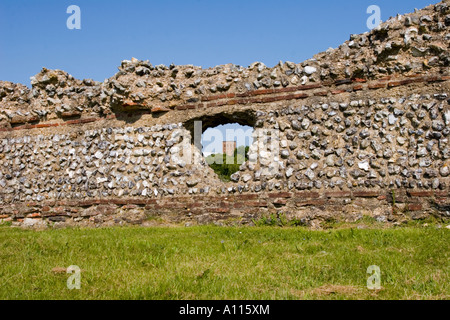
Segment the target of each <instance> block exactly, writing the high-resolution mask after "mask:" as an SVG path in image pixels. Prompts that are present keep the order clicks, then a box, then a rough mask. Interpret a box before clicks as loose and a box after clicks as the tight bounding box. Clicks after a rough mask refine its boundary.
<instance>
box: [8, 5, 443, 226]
mask: <svg viewBox="0 0 450 320" xmlns="http://www.w3.org/2000/svg"><path fill="white" fill-rule="evenodd" d="M449 41H450V2H449V1H448V0H445V1H442V2H439V3H437V4H435V5H430V6H429V7H426V8H424V9H422V10H417V11H416V12H414V13H411V14H407V15H405V16H396V17H393V18H390V19H389V20H388V21H386V22H384V23H382V24H381V25H380V26H379V27H377V28H375V29H373V30H372V31H370V32H367V33H364V34H360V35H351V36H350V39H349V40H348V41H346V42H345V43H344V44H342V45H341V46H340V47H339V48H337V49H329V50H327V51H326V52H322V53H319V54H317V55H316V56H314V57H313V58H312V59H310V60H307V61H304V62H302V63H294V62H280V63H279V64H278V65H276V66H275V67H273V68H268V67H266V66H265V65H264V64H263V63H260V62H256V63H254V64H252V65H251V66H249V67H248V68H244V67H241V66H238V65H232V64H228V65H222V66H217V67H214V68H209V69H202V68H200V67H195V66H192V65H187V66H175V65H170V66H165V65H157V66H153V65H152V64H151V63H150V62H149V61H140V60H136V59H132V60H126V61H122V63H121V65H120V67H119V71H118V73H116V75H114V76H113V77H111V78H109V79H107V80H105V81H104V82H102V83H99V82H96V81H93V80H90V79H85V80H77V79H74V78H73V77H72V76H71V75H69V74H67V73H66V72H64V71H61V70H47V69H45V68H44V69H42V71H41V72H40V73H39V74H37V75H36V76H34V77H32V78H31V84H32V88H31V89H29V88H28V87H26V86H24V85H21V84H14V83H10V82H6V81H0V221H12V222H13V223H14V224H17V225H26V226H47V225H53V226H64V225H81V226H84V225H86V226H91V225H92V226H97V225H106V226H110V225H122V224H128V223H132V224H145V223H147V222H148V221H151V220H152V219H153V218H158V219H162V220H165V221H168V222H177V223H179V222H183V223H189V224H203V223H212V222H213V223H216V224H226V223H236V224H248V223H252V221H253V219H258V218H260V217H261V216H263V215H266V214H285V215H286V216H287V217H288V218H290V219H296V220H298V221H300V222H301V223H302V224H305V225H309V226H312V227H314V226H319V225H320V223H321V222H323V221H327V220H344V221H357V220H358V219H360V218H361V217H362V216H364V215H369V216H372V217H375V218H376V219H377V220H379V221H391V222H399V221H404V220H408V219H419V218H423V217H427V216H430V215H433V216H438V217H441V218H448V217H449V216H450V199H449V185H450V179H449V175H450V167H449V157H450V149H449V143H448V142H449V140H448V139H449V134H450V109H449V104H450V97H449V83H450V72H449V63H450V53H449ZM197 120H200V121H202V125H203V127H202V129H203V130H205V129H207V128H208V127H213V126H215V125H219V124H225V123H234V122H237V123H240V124H242V125H249V126H252V127H253V128H254V129H255V130H254V138H255V143H254V144H253V145H252V146H251V147H250V151H249V161H248V162H246V163H244V164H243V165H242V166H241V168H240V171H239V172H237V173H236V174H234V175H233V176H232V180H231V182H227V183H225V182H222V181H221V180H219V179H218V177H217V176H216V174H215V173H214V172H213V170H212V169H211V168H210V167H209V166H208V165H207V163H206V162H205V159H204V158H203V157H202V155H201V152H200V150H199V149H198V147H197V146H196V145H195V143H194V141H193V138H194V122H195V121H197Z"/></svg>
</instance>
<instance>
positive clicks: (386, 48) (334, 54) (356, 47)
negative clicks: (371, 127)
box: [0, 0, 450, 128]
mask: <svg viewBox="0 0 450 320" xmlns="http://www.w3.org/2000/svg"><path fill="white" fill-rule="evenodd" d="M449 13H450V11H449V3H448V1H447V0H445V1H442V2H440V3H438V4H436V5H431V6H429V7H427V8H425V9H423V10H419V11H417V12H415V13H411V14H408V15H405V16H397V17H394V18H391V19H390V20H388V21H386V22H385V23H383V24H381V25H380V26H379V27H377V28H376V29H373V30H372V31H371V32H367V33H364V34H361V35H352V36H351V37H350V40H349V41H346V42H345V43H344V44H342V45H341V46H340V47H339V48H337V49H329V50H327V51H326V52H322V53H319V54H317V55H316V56H314V57H313V58H312V59H310V60H307V61H304V62H302V63H293V62H285V63H283V62H280V63H279V64H278V65H276V66H275V67H273V68H268V67H266V66H265V65H264V64H263V63H259V62H255V63H253V64H252V65H251V66H249V67H248V68H244V67H241V66H237V65H233V64H228V65H223V66H217V67H214V68H209V69H202V68H201V67H195V66H189V65H188V66H175V65H171V66H164V65H158V66H153V65H152V64H151V63H150V62H149V61H138V60H136V59H132V60H131V61H123V62H122V64H121V66H120V67H119V72H118V73H117V74H116V75H114V76H113V77H111V78H110V79H107V80H105V82H103V83H99V82H95V81H93V80H90V79H85V80H77V79H74V78H73V77H72V76H70V75H69V74H67V73H66V72H64V71H60V70H47V69H45V68H44V69H43V70H42V71H41V72H40V73H39V74H37V75H36V76H34V77H32V78H31V85H32V88H31V89H28V88H27V87H26V86H23V85H20V84H13V83H9V82H0V98H1V100H0V101H1V113H0V126H1V127H3V128H10V127H14V126H16V125H20V124H24V123H36V122H44V121H52V120H56V119H67V118H71V117H76V116H82V117H87V116H90V117H92V116H93V115H95V116H105V115H108V114H111V113H113V112H116V111H119V110H133V109H145V110H150V111H152V112H154V113H159V112H165V111H168V110H172V109H174V108H176V107H180V106H191V105H193V104H196V103H198V102H201V101H205V98H207V97H209V96H214V95H219V96H220V95H223V94H225V95H226V94H236V95H239V94H246V93H249V92H252V91H255V90H261V89H266V90H271V89H274V90H276V89H280V88H285V89H289V88H294V87H296V86H300V85H315V84H319V83H326V84H331V83H336V84H339V83H346V82H348V81H350V80H354V81H358V80H359V79H361V80H364V81H367V80H377V79H380V78H384V77H386V76H391V77H398V76H400V75H401V76H403V77H404V76H409V75H418V74H419V75H420V74H439V75H442V76H449V70H448V67H449V63H450V54H449V50H448V43H449V39H450V34H449V30H448V26H449V24H450V17H449ZM206 100H207V99H206Z"/></svg>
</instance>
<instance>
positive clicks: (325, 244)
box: [0, 225, 450, 300]
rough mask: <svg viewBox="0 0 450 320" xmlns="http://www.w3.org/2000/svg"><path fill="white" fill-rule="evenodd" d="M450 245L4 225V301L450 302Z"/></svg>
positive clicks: (362, 233)
mask: <svg viewBox="0 0 450 320" xmlns="http://www.w3.org/2000/svg"><path fill="white" fill-rule="evenodd" d="M449 240H450V230H448V229H446V228H444V227H442V228H437V227H436V225H431V226H428V227H423V226H419V225H418V226H408V227H401V228H391V229H380V228H378V229H377V228H369V229H358V228H355V227H354V228H345V229H338V230H336V229H332V230H331V229H330V230H324V231H311V230H308V229H305V228H300V227H299V228H293V227H288V228H279V227H214V226H202V227H189V228H184V227H154V228H144V227H122V228H121V227H118V228H108V229H106V228H105V229H49V230H45V231H30V230H23V229H19V228H12V227H6V226H3V227H0V299H237V300H241V299H255V300H259V299H269V300H273V299H276V300H278V299H283V300H287V299H449V298H450V277H449V256H448V252H449ZM70 265H77V266H79V267H80V268H81V269H82V272H81V289H80V290H76V289H74V290H69V289H68V288H67V284H66V283H67V279H68V278H69V277H70V276H71V275H70V274H67V273H65V272H55V270H53V269H54V268H57V267H59V268H67V267H68V266H70ZM370 265H377V266H379V267H380V270H381V289H380V290H375V291H374V290H369V289H368V288H367V286H366V284H367V278H368V277H370V274H367V273H366V272H367V268H368V267H369V266H370ZM52 270H53V271H52ZM56 270H57V269H56ZM62 270H63V271H64V269H62Z"/></svg>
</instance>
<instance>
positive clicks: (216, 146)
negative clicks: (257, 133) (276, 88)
mask: <svg viewBox="0 0 450 320" xmlns="http://www.w3.org/2000/svg"><path fill="white" fill-rule="evenodd" d="M255 118H256V117H255V114H254V113H253V112H251V111H248V112H236V113H220V114H215V115H206V116H202V117H198V118H195V119H192V120H189V121H188V122H186V123H185V127H186V128H187V129H188V130H189V131H191V136H192V137H193V141H192V143H193V144H194V145H195V146H196V147H197V148H198V149H199V150H200V151H201V153H202V154H203V156H204V157H205V160H206V162H207V163H208V165H209V166H210V167H211V168H212V169H213V170H214V172H215V173H216V174H217V176H218V177H219V178H220V179H221V180H222V181H225V182H227V181H230V177H231V175H232V174H233V173H235V172H237V171H239V168H240V167H241V165H242V164H244V163H245V162H246V161H247V159H248V149H249V147H250V145H251V144H252V143H253V137H252V134H253V131H254V125H255V123H256V119H255ZM196 122H197V130H198V131H199V132H196V129H195V128H196V124H195V123H196ZM199 133H200V134H201V136H199ZM196 135H197V138H196Z"/></svg>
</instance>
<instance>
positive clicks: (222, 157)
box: [206, 146, 249, 182]
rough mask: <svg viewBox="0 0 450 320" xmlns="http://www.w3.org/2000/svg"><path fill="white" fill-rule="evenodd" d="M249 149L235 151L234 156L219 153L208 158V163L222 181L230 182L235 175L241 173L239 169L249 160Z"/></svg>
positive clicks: (239, 148)
mask: <svg viewBox="0 0 450 320" xmlns="http://www.w3.org/2000/svg"><path fill="white" fill-rule="evenodd" d="M248 150H249V147H244V146H241V147H238V148H237V149H236V150H234V156H228V155H226V154H222V153H218V154H212V155H210V156H208V157H207V158H206V162H207V163H208V164H209V166H210V167H211V168H212V169H213V170H214V172H215V173H216V174H217V175H218V176H219V178H220V179H221V180H222V181H226V182H228V181H230V177H231V175H232V174H233V173H236V172H238V171H239V167H240V166H241V165H242V164H243V163H244V162H245V161H247V160H248Z"/></svg>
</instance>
